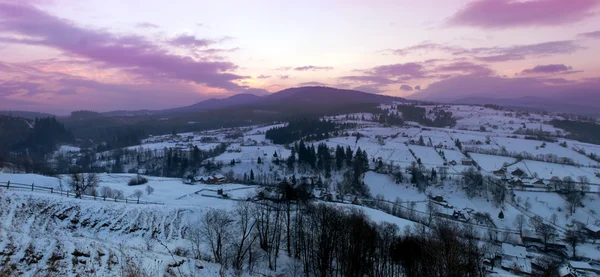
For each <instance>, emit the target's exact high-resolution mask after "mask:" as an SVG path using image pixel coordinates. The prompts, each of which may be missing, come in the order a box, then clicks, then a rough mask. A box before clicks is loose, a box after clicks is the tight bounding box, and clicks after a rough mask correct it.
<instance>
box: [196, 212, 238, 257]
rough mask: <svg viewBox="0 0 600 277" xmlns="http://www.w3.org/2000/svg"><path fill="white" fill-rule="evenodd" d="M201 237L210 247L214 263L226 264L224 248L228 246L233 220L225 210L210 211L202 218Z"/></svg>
mask: <svg viewBox="0 0 600 277" xmlns="http://www.w3.org/2000/svg"><path fill="white" fill-rule="evenodd" d="M201 220H202V222H201V223H202V225H201V229H200V232H201V235H202V236H203V238H204V240H205V241H206V242H207V243H208V245H209V246H210V250H211V252H212V254H213V258H214V259H215V262H216V263H220V264H223V265H225V264H227V261H228V257H227V252H226V248H227V245H228V244H229V239H230V232H231V226H232V225H233V222H234V220H233V219H232V218H231V216H230V215H229V214H228V213H227V212H226V211H225V210H221V209H219V210H216V209H215V210H210V211H208V212H207V213H206V214H205V215H204V216H203V217H202V219H201Z"/></svg>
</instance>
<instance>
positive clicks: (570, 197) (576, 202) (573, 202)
mask: <svg viewBox="0 0 600 277" xmlns="http://www.w3.org/2000/svg"><path fill="white" fill-rule="evenodd" d="M565 198H566V200H567V209H569V212H570V213H571V215H573V213H575V211H576V210H577V207H579V206H581V200H583V194H582V193H581V192H578V191H571V192H568V193H567V194H566V195H565Z"/></svg>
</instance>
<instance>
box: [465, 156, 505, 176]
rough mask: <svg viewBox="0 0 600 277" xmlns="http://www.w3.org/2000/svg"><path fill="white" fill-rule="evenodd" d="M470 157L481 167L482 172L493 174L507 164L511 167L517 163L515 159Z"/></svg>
mask: <svg viewBox="0 0 600 277" xmlns="http://www.w3.org/2000/svg"><path fill="white" fill-rule="evenodd" d="M469 156H471V158H472V159H473V160H474V161H475V162H476V163H477V165H479V166H480V167H481V169H482V170H484V171H487V172H493V171H495V170H498V169H501V168H502V167H503V166H504V165H505V164H506V165H510V164H513V163H515V162H516V161H517V159H515V158H510V157H502V156H493V155H485V154H477V153H469Z"/></svg>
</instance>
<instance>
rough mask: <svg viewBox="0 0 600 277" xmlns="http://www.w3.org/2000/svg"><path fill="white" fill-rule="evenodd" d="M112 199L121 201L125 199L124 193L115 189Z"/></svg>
mask: <svg viewBox="0 0 600 277" xmlns="http://www.w3.org/2000/svg"><path fill="white" fill-rule="evenodd" d="M113 198H114V199H115V200H122V199H124V198H125V193H123V191H122V190H120V189H115V190H113Z"/></svg>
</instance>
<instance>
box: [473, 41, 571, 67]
mask: <svg viewBox="0 0 600 277" xmlns="http://www.w3.org/2000/svg"><path fill="white" fill-rule="evenodd" d="M580 49H583V47H581V46H579V45H577V44H576V43H575V41H572V40H564V41H551V42H544V43H538V44H527V45H515V46H509V47H483V48H473V49H471V50H469V51H468V53H469V54H471V55H474V56H475V57H476V59H478V60H480V61H484V62H503V61H513V60H523V59H525V58H527V57H532V56H533V57H542V56H550V55H556V54H570V53H573V52H575V51H577V50H580Z"/></svg>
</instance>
